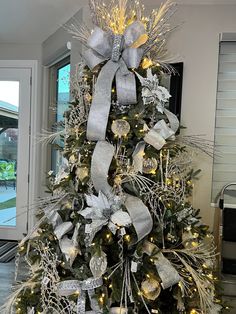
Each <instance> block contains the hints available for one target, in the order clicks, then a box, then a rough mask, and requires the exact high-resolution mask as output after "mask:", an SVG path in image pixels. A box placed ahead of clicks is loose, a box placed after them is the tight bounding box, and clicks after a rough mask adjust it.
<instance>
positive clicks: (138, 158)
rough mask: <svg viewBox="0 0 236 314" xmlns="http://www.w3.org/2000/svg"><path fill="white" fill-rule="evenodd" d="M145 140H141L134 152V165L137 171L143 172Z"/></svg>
mask: <svg viewBox="0 0 236 314" xmlns="http://www.w3.org/2000/svg"><path fill="white" fill-rule="evenodd" d="M145 146H146V144H145V142H139V143H138V144H137V145H136V147H135V150H134V152H133V155H132V157H133V166H134V169H135V171H136V172H140V173H142V172H143V156H144V150H145Z"/></svg>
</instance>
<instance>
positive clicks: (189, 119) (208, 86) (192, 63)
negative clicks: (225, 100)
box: [169, 5, 236, 227]
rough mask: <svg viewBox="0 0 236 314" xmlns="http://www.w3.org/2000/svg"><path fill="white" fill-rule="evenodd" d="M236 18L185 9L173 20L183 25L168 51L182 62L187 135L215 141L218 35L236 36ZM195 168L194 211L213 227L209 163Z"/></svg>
mask: <svg viewBox="0 0 236 314" xmlns="http://www.w3.org/2000/svg"><path fill="white" fill-rule="evenodd" d="M235 16H236V5H184V6H179V8H178V11H177V13H176V15H175V17H174V23H176V24H182V23H184V24H183V25H181V26H180V27H179V29H178V30H177V31H175V32H174V34H173V35H172V37H171V40H170V42H169V50H170V51H171V52H173V53H175V54H179V55H180V57H179V58H177V59H178V60H181V61H183V62H184V77H183V99H182V119H181V122H182V124H183V125H184V126H186V127H187V130H186V131H185V133H186V134H191V135H192V134H195V135H197V134H205V135H206V138H207V139H209V140H214V125H215V108H216V90H217V72H218V53H219V34H220V33H222V32H236V20H235ZM195 167H197V168H201V169H202V173H201V177H200V180H199V181H197V182H196V184H195V189H194V197H193V202H194V207H195V208H200V209H201V214H202V217H203V221H204V222H205V223H207V224H209V225H210V226H211V227H212V225H213V221H214V219H215V210H214V209H213V208H212V207H211V206H210V203H211V180H212V159H211V158H209V157H205V156H200V158H198V162H197V163H196V165H195Z"/></svg>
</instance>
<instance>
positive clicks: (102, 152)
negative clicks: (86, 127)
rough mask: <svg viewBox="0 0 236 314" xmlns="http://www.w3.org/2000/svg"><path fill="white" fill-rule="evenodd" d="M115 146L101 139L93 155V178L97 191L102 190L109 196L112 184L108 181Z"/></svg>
mask: <svg viewBox="0 0 236 314" xmlns="http://www.w3.org/2000/svg"><path fill="white" fill-rule="evenodd" d="M114 151H115V148H114V147H113V145H111V144H109V143H108V142H105V141H99V142H97V144H96V147H95V149H94V152H93V156H92V163H91V179H92V181H93V185H94V187H95V189H96V191H97V192H99V191H102V192H103V193H104V194H105V195H106V196H107V197H108V198H109V196H111V194H112V193H111V190H112V189H111V186H110V185H109V184H108V182H107V175H108V171H109V167H110V164H111V161H112V158H113V155H114Z"/></svg>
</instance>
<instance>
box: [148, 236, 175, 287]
mask: <svg viewBox="0 0 236 314" xmlns="http://www.w3.org/2000/svg"><path fill="white" fill-rule="evenodd" d="M143 252H144V253H146V254H147V255H149V256H152V258H153V260H154V264H155V266H156V269H157V272H158V275H159V276H160V278H161V281H162V283H161V285H162V288H163V289H167V288H169V287H171V286H173V285H175V284H177V283H178V282H179V281H180V280H181V278H180V275H179V273H178V272H177V270H176V269H175V268H174V266H173V265H172V264H171V262H170V261H169V260H168V259H167V258H166V257H165V256H164V255H163V254H162V252H161V251H160V250H159V249H158V247H157V246H156V245H155V244H153V243H151V242H148V241H145V243H144V245H143Z"/></svg>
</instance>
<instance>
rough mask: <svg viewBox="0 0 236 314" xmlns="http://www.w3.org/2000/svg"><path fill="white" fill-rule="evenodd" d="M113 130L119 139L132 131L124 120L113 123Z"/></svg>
mask: <svg viewBox="0 0 236 314" xmlns="http://www.w3.org/2000/svg"><path fill="white" fill-rule="evenodd" d="M111 130H112V132H113V133H114V134H115V135H116V136H118V137H122V136H126V135H127V134H128V133H129V131H130V124H129V122H127V121H125V120H123V119H118V120H115V121H113V122H112V125H111Z"/></svg>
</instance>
